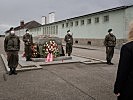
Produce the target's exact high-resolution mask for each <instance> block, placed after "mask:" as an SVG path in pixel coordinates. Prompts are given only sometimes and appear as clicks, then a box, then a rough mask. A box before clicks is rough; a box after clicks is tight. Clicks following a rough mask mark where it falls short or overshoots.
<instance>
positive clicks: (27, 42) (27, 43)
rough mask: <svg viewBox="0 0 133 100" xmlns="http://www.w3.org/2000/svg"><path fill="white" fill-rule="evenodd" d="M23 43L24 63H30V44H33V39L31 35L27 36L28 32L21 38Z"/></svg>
mask: <svg viewBox="0 0 133 100" xmlns="http://www.w3.org/2000/svg"><path fill="white" fill-rule="evenodd" d="M23 41H24V44H25V48H24V49H25V56H26V61H31V57H32V44H33V38H32V35H30V34H29V30H28V29H27V30H26V34H25V35H24V36H23Z"/></svg>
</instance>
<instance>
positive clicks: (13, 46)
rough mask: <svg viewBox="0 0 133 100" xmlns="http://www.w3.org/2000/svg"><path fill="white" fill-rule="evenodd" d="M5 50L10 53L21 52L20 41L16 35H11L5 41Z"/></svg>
mask: <svg viewBox="0 0 133 100" xmlns="http://www.w3.org/2000/svg"><path fill="white" fill-rule="evenodd" d="M4 49H5V51H6V52H8V51H19V49H20V40H19V37H18V36H16V35H11V34H9V35H8V36H6V38H5V40H4Z"/></svg>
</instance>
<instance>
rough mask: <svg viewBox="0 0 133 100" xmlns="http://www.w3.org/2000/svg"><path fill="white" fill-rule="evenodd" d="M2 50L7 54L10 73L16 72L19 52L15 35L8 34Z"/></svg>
mask: <svg viewBox="0 0 133 100" xmlns="http://www.w3.org/2000/svg"><path fill="white" fill-rule="evenodd" d="M4 49H5V52H6V53H7V61H8V66H9V68H10V71H13V70H14V71H16V67H17V66H18V60H19V57H18V51H19V50H20V40H19V37H18V36H16V35H11V34H9V35H8V36H6V38H5V40H4Z"/></svg>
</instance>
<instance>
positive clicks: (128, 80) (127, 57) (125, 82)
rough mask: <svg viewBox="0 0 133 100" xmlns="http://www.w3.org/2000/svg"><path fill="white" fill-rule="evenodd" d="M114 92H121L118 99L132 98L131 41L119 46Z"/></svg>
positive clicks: (132, 61) (132, 62) (132, 47)
mask: <svg viewBox="0 0 133 100" xmlns="http://www.w3.org/2000/svg"><path fill="white" fill-rule="evenodd" d="M114 93H115V94H117V93H120V94H121V95H120V97H119V98H121V99H118V100H133V41H132V42H129V43H126V44H125V45H123V46H122V48H121V53H120V60H119V65H118V71H117V77H116V82H115V85H114Z"/></svg>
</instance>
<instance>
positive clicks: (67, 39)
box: [64, 34, 73, 44]
mask: <svg viewBox="0 0 133 100" xmlns="http://www.w3.org/2000/svg"><path fill="white" fill-rule="evenodd" d="M64 40H65V41H66V43H70V44H73V37H72V35H70V34H67V35H66V36H65V39H64Z"/></svg>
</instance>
